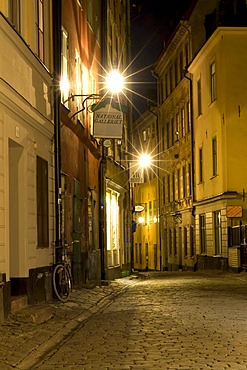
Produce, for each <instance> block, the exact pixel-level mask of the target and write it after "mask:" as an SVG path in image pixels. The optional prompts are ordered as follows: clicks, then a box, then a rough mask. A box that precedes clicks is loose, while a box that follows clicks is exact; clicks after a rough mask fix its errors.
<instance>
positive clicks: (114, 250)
mask: <svg viewBox="0 0 247 370" xmlns="http://www.w3.org/2000/svg"><path fill="white" fill-rule="evenodd" d="M102 15H103V19H104V21H105V25H107V27H106V28H105V29H104V30H103V31H102V37H103V38H102V50H101V52H102V53H101V56H102V65H103V66H104V69H105V71H108V72H110V71H111V70H112V69H116V70H118V71H119V72H120V73H123V77H125V75H126V74H128V68H127V67H128V66H129V62H130V60H129V58H130V54H129V50H130V49H129V42H130V34H129V32H130V29H129V27H130V18H129V17H130V2H129V0H124V1H114V0H108V1H106V2H102ZM126 91H127V90H126ZM112 99H113V100H115V101H116V102H117V103H121V105H124V106H125V107H126V109H124V111H125V112H124V115H123V132H122V137H121V138H120V139H114V138H113V139H111V140H110V146H109V147H105V146H104V145H103V149H102V160H101V164H100V179H101V180H100V185H101V187H100V201H101V203H100V209H101V213H100V248H101V256H102V259H101V269H102V277H103V278H105V279H114V278H116V277H121V276H122V274H128V273H129V272H130V261H131V241H130V227H131V225H130V205H129V173H128V161H127V159H128V127H129V119H130V114H129V110H128V100H127V98H126V96H125V93H124V91H123V93H122V92H120V93H119V94H115V95H112ZM106 139H107V138H106ZM108 144H109V142H108ZM107 146H108V145H107Z"/></svg>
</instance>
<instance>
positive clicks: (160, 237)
mask: <svg viewBox="0 0 247 370" xmlns="http://www.w3.org/2000/svg"><path fill="white" fill-rule="evenodd" d="M151 73H152V75H153V76H154V78H155V79H156V81H157V84H158V83H159V82H160V79H159V75H158V74H157V73H155V71H154V70H153V71H151ZM156 93H157V106H158V109H159V87H158V86H157V89H156ZM149 112H150V113H152V114H154V115H155V116H156V135H157V136H158V143H160V135H159V113H160V112H159V110H158V114H157V113H154V112H153V111H152V110H151V109H150V107H149ZM159 149H160V148H159V145H158V153H159V155H158V160H159V157H160V150H159ZM159 175H160V170H159V168H158V177H159ZM158 196H159V244H160V271H162V269H163V265H162V257H163V256H162V248H161V245H162V236H161V233H162V228H161V222H160V210H161V204H160V199H161V187H160V180H158Z"/></svg>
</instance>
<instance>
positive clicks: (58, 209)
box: [52, 0, 62, 261]
mask: <svg viewBox="0 0 247 370" xmlns="http://www.w3.org/2000/svg"><path fill="white" fill-rule="evenodd" d="M52 17H53V63H54V66H53V67H54V141H55V222H56V226H55V228H56V247H59V246H61V243H62V237H61V224H62V222H61V220H62V217H61V216H62V203H61V139H60V121H61V120H60V103H61V91H60V89H59V88H58V86H59V82H60V78H61V27H62V21H61V19H62V7H61V0H53V1H52ZM58 252H59V250H58V249H56V256H55V258H56V261H57V259H58Z"/></svg>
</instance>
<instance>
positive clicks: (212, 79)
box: [210, 62, 216, 102]
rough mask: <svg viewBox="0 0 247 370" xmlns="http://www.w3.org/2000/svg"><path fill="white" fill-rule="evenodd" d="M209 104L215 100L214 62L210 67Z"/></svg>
mask: <svg viewBox="0 0 247 370" xmlns="http://www.w3.org/2000/svg"><path fill="white" fill-rule="evenodd" d="M210 79H211V102H213V101H215V100H216V79H215V62H213V63H212V64H211V65H210Z"/></svg>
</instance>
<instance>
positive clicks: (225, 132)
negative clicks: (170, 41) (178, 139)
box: [189, 27, 247, 270]
mask: <svg viewBox="0 0 247 370" xmlns="http://www.w3.org/2000/svg"><path fill="white" fill-rule="evenodd" d="M246 42H247V31H246V28H244V27H243V28H241V27H232V28H231V27H224V28H220V27H219V28H217V30H216V31H215V32H214V33H213V35H212V36H211V37H210V38H209V40H208V41H207V43H206V44H205V45H204V46H203V48H202V49H201V50H200V52H199V53H198V55H197V56H196V58H195V59H194V60H193V62H192V64H191V66H190V67H189V72H190V73H191V75H192V78H193V103H194V152H195V203H194V204H195V228H196V253H197V255H198V267H199V268H200V267H201V268H209V267H211V268H221V269H222V268H226V267H227V266H229V268H231V269H235V270H238V269H239V268H240V267H241V260H240V245H238V246H234V245H233V243H232V241H231V235H230V233H229V230H231V227H233V226H237V225H240V223H242V224H246V223H247V204H246V197H245V189H246V184H247V171H246V155H247V147H246V135H247V126H246V120H247V116H246V107H247V103H246V101H247V100H246V84H247V70H246V57H247V52H246V47H245V45H246Z"/></svg>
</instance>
